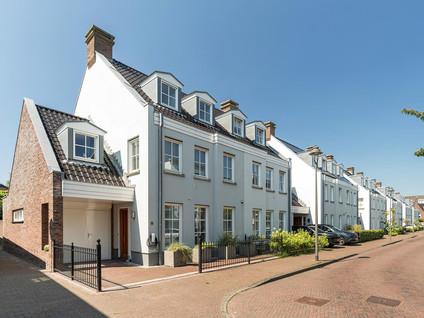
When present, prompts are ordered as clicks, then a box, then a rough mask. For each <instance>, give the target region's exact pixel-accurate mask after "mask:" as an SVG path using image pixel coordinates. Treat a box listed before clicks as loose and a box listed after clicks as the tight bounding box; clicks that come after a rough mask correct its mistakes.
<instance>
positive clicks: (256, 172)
mask: <svg viewBox="0 0 424 318" xmlns="http://www.w3.org/2000/svg"><path fill="white" fill-rule="evenodd" d="M252 185H255V186H258V187H259V164H257V163H252Z"/></svg>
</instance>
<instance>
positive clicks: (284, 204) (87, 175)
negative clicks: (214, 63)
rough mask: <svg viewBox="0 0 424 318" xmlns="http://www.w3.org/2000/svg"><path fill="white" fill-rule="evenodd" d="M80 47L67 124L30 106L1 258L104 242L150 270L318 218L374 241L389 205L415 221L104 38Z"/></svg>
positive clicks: (331, 162)
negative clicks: (132, 60)
mask: <svg viewBox="0 0 424 318" xmlns="http://www.w3.org/2000/svg"><path fill="white" fill-rule="evenodd" d="M86 43H87V68H86V71H85V74H84V78H83V82H82V85H81V89H80V92H79V96H78V100H77V104H76V107H75V112H74V114H66V113H63V112H61V111H58V110H54V109H51V108H47V107H43V106H40V105H36V104H35V103H34V101H32V100H31V99H24V102H23V107H22V113H21V119H20V123H19V132H18V138H17V142H16V149H15V155H14V161H13V167H12V174H11V181H10V190H9V196H8V197H7V198H6V199H5V200H4V211H5V212H4V218H5V221H4V248H5V249H6V250H8V251H9V252H12V253H15V254H18V255H21V256H22V257H25V258H28V259H30V260H31V261H33V262H35V263H37V264H39V265H41V266H47V267H48V266H49V265H50V262H51V255H50V254H49V252H46V251H44V246H45V245H51V244H52V240H55V241H56V242H57V243H65V244H70V243H71V242H72V243H74V244H75V245H77V246H83V247H94V245H95V244H96V241H97V239H100V240H101V242H102V258H103V259H111V258H113V259H115V258H121V259H127V260H131V261H132V262H134V263H138V264H143V265H147V266H150V265H156V264H162V263H163V251H164V250H165V249H166V248H167V247H168V246H169V245H170V244H171V243H172V242H175V241H179V242H183V243H185V244H188V245H191V246H194V245H195V244H197V243H198V240H199V238H202V239H203V240H206V241H215V240H217V239H218V238H219V236H220V235H222V234H223V233H229V234H231V235H238V236H239V237H240V238H245V237H247V236H255V235H260V236H262V235H265V236H269V235H270V234H271V232H272V231H273V229H274V228H279V229H282V230H286V231H290V230H291V229H292V226H296V225H305V224H309V223H313V222H315V212H317V214H318V222H319V223H330V224H333V225H336V226H338V227H340V228H345V227H347V226H348V225H353V224H362V225H363V226H364V228H379V227H381V224H382V222H383V220H384V217H383V215H384V211H385V210H386V209H387V206H388V200H389V198H390V204H393V206H396V209H397V210H396V213H398V211H400V212H399V213H401V214H400V216H404V217H407V216H408V215H409V214H410V213H412V210H411V209H409V210H406V208H405V212H402V211H403V206H405V207H406V206H408V207H409V203H408V202H406V201H405V200H404V199H403V198H402V197H400V196H399V197H392V196H389V193H388V192H387V191H388V190H387V189H385V188H381V186H380V187H379V186H378V185H377V184H376V183H375V182H369V180H368V179H366V180H367V181H366V182H364V181H363V176H362V175H360V174H357V175H354V173H353V171H352V170H350V171H345V169H344V167H343V164H341V163H338V162H337V161H336V160H335V159H334V157H333V156H332V155H328V156H326V155H320V156H319V158H318V160H317V161H314V160H313V159H312V156H311V152H312V151H313V149H314V147H308V148H306V150H304V149H301V148H299V147H297V146H294V145H292V144H290V143H288V142H286V141H284V140H282V139H281V138H278V137H277V136H276V133H275V130H276V126H275V124H274V123H272V122H266V123H263V122H261V121H252V122H247V116H246V115H245V114H244V113H243V112H242V110H241V109H240V107H239V105H238V104H237V103H236V102H234V101H232V100H227V101H225V102H223V103H221V105H220V107H219V108H217V107H216V104H217V101H216V100H215V99H214V98H213V97H212V96H211V95H210V94H209V93H207V92H204V91H194V92H191V93H185V92H183V83H182V82H181V81H180V80H179V79H177V78H176V77H175V76H174V75H173V74H170V73H168V72H161V71H155V72H153V73H151V74H150V75H147V74H144V73H142V72H140V71H138V70H136V69H134V68H131V67H129V66H127V65H125V64H123V63H121V62H119V61H117V60H115V59H114V58H113V54H112V48H113V45H114V37H113V36H112V35H110V34H109V33H107V32H105V31H103V30H101V29H99V28H97V27H95V26H93V27H91V28H90V30H89V31H88V33H87V34H86ZM315 165H316V166H315ZM316 172H317V174H316ZM316 175H317V180H318V182H317V186H316V187H315V176H316ZM315 190H316V191H317V193H318V198H317V199H318V204H317V207H318V209H317V211H315V202H316V201H315V200H316V198H315ZM386 190H387V191H386ZM398 205H399V206H398ZM402 213H404V214H402Z"/></svg>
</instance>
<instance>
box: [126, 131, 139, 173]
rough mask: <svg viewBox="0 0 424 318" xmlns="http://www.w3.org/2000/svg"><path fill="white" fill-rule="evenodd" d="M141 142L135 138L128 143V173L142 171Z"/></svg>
mask: <svg viewBox="0 0 424 318" xmlns="http://www.w3.org/2000/svg"><path fill="white" fill-rule="evenodd" d="M139 149H140V147H139V140H138V138H134V139H132V140H130V141H129V142H128V150H129V154H128V156H129V165H130V166H129V169H128V171H136V170H139V169H140V157H139Z"/></svg>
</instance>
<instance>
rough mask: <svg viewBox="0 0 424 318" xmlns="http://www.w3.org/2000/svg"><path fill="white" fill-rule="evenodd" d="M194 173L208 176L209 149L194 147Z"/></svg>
mask: <svg viewBox="0 0 424 318" xmlns="http://www.w3.org/2000/svg"><path fill="white" fill-rule="evenodd" d="M194 174H195V175H196V176H200V177H205V178H206V177H207V151H206V150H204V149H200V148H194Z"/></svg>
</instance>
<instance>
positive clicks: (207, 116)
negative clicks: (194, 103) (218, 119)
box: [199, 101, 212, 123]
mask: <svg viewBox="0 0 424 318" xmlns="http://www.w3.org/2000/svg"><path fill="white" fill-rule="evenodd" d="M211 108H212V107H211V105H209V104H207V103H205V102H202V101H201V102H200V105H199V119H200V120H203V121H206V122H208V123H210V122H211Z"/></svg>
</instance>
